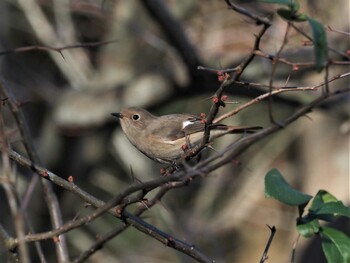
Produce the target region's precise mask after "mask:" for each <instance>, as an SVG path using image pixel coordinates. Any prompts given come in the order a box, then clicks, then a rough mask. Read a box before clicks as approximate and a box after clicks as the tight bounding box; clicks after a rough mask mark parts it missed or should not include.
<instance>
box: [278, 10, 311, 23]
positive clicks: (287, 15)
mask: <svg viewBox="0 0 350 263" xmlns="http://www.w3.org/2000/svg"><path fill="white" fill-rule="evenodd" d="M277 14H279V15H280V16H281V17H282V18H284V19H285V20H288V21H293V22H303V21H306V20H307V19H308V16H307V15H304V14H296V13H295V12H293V11H292V10H290V9H285V8H279V9H277Z"/></svg>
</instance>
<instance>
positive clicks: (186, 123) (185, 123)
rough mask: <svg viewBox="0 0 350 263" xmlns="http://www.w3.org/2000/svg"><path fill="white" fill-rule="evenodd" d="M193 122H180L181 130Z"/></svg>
mask: <svg viewBox="0 0 350 263" xmlns="http://www.w3.org/2000/svg"><path fill="white" fill-rule="evenodd" d="M193 122H194V121H191V120H188V121H184V122H182V129H184V128H185V127H186V126H188V125H190V124H193Z"/></svg>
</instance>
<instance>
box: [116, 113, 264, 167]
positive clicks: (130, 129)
mask: <svg viewBox="0 0 350 263" xmlns="http://www.w3.org/2000/svg"><path fill="white" fill-rule="evenodd" d="M111 115H113V116H114V117H117V118H119V120H120V124H121V128H122V130H123V132H124V134H125V135H126V137H127V138H128V140H129V141H130V143H131V144H132V145H134V146H135V147H136V148H137V149H138V150H139V151H140V152H142V153H143V154H144V155H146V156H147V157H149V158H150V159H152V160H154V161H156V162H159V163H163V164H168V165H172V166H173V165H175V166H176V165H177V164H178V163H180V162H181V161H182V156H183V154H184V150H185V149H193V147H195V146H197V145H199V144H200V143H201V141H202V140H203V135H204V130H205V127H206V124H205V121H203V118H200V117H197V116H195V115H191V114H169V115H163V116H155V115H153V114H152V113H150V112H148V111H147V110H145V109H143V108H138V107H127V108H123V109H121V110H120V112H116V113H111ZM261 128H262V127H260V126H228V125H225V124H211V125H210V139H209V141H210V142H211V141H213V140H214V139H216V138H218V137H221V136H223V135H225V134H237V133H253V132H255V131H256V130H258V129H261Z"/></svg>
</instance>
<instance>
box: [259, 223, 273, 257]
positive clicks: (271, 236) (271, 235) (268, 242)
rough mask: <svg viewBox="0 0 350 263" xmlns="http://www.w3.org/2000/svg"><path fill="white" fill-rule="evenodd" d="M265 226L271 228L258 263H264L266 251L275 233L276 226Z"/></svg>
mask: <svg viewBox="0 0 350 263" xmlns="http://www.w3.org/2000/svg"><path fill="white" fill-rule="evenodd" d="M267 227H268V228H269V229H270V230H271V234H270V237H269V240H268V241H267V244H266V247H265V250H264V253H263V255H262V256H261V259H260V263H264V262H265V261H266V260H267V259H268V256H267V253H268V252H269V249H270V246H271V244H272V240H273V237H274V236H275V234H276V227H275V226H273V227H270V226H269V225H268V226H267Z"/></svg>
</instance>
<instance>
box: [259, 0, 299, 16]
mask: <svg viewBox="0 0 350 263" xmlns="http://www.w3.org/2000/svg"><path fill="white" fill-rule="evenodd" d="M258 1H259V2H262V3H269V4H280V5H286V6H288V7H289V9H290V10H291V11H292V12H293V13H296V12H297V11H298V10H299V8H300V4H299V2H298V1H296V0H258Z"/></svg>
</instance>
